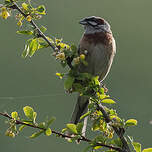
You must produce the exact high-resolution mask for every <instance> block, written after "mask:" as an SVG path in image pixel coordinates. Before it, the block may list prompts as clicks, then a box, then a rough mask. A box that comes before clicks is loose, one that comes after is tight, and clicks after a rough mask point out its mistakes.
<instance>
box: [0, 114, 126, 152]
mask: <svg viewBox="0 0 152 152" xmlns="http://www.w3.org/2000/svg"><path fill="white" fill-rule="evenodd" d="M0 115H2V116H4V117H7V118H8V119H10V120H11V119H13V118H12V117H11V116H9V115H8V114H7V113H2V112H0ZM15 124H16V125H26V126H29V127H32V128H37V129H40V130H44V131H46V128H42V127H39V126H36V125H34V124H27V123H25V122H22V121H20V120H16V121H15ZM52 133H53V134H55V135H58V136H59V137H62V138H73V137H72V136H70V135H66V134H63V133H60V132H57V131H55V130H52ZM78 140H79V141H80V140H81V141H84V142H88V143H91V141H92V140H90V139H88V138H86V137H84V136H81V137H80V138H79V139H78ZM95 145H96V146H103V147H106V148H109V149H113V150H117V151H118V152H123V151H122V150H121V149H120V148H119V147H115V146H110V145H106V144H102V143H96V144H95Z"/></svg>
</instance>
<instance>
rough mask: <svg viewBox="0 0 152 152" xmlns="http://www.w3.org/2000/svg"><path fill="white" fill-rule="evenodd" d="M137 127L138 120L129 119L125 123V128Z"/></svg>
mask: <svg viewBox="0 0 152 152" xmlns="http://www.w3.org/2000/svg"><path fill="white" fill-rule="evenodd" d="M136 125H137V120H135V119H129V120H127V121H126V123H125V127H130V126H136Z"/></svg>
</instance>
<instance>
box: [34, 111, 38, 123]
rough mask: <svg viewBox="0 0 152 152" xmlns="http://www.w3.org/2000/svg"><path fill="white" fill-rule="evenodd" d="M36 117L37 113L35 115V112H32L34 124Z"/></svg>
mask: <svg viewBox="0 0 152 152" xmlns="http://www.w3.org/2000/svg"><path fill="white" fill-rule="evenodd" d="M36 117H37V113H36V112H33V122H34V123H35V120H36Z"/></svg>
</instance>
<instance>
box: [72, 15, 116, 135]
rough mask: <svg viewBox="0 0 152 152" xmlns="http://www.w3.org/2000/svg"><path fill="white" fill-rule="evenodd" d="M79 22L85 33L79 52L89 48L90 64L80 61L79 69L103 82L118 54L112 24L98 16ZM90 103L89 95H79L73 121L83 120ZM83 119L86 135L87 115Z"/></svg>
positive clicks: (88, 60)
mask: <svg viewBox="0 0 152 152" xmlns="http://www.w3.org/2000/svg"><path fill="white" fill-rule="evenodd" d="M79 23H80V24H81V25H83V27H84V33H83V35H82V37H81V39H80V42H79V48H78V54H79V55H81V54H84V51H86V50H87V54H86V57H85V60H86V62H87V63H88V65H87V66H86V65H84V64H81V63H80V65H79V67H78V71H79V72H80V73H89V74H91V75H93V76H99V81H100V82H101V83H102V82H103V80H104V79H105V78H106V77H107V75H108V73H109V71H110V68H111V65H112V62H113V58H114V56H115V54H116V43H115V39H114V37H113V34H112V31H111V27H110V24H109V23H108V22H107V21H106V20H105V19H103V18H101V17H96V16H89V17H85V18H83V19H81V20H80V22H79ZM88 104H89V98H88V97H86V96H80V95H78V99H77V103H76V105H75V108H74V111H73V114H72V117H71V121H70V122H71V123H73V124H77V123H79V122H81V121H82V120H80V117H81V116H82V115H83V114H84V113H86V112H87V110H88V108H87V107H88ZM83 121H84V125H83V129H82V135H83V136H85V132H86V126H87V117H86V118H84V120H83Z"/></svg>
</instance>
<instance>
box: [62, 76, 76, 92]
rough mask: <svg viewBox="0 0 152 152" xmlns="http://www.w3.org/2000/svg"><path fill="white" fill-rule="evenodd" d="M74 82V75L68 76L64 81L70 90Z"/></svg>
mask: <svg viewBox="0 0 152 152" xmlns="http://www.w3.org/2000/svg"><path fill="white" fill-rule="evenodd" d="M73 82H74V77H71V76H68V78H67V79H66V80H65V82H64V88H65V89H67V90H69V89H70V88H71V87H72V84H73Z"/></svg>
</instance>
